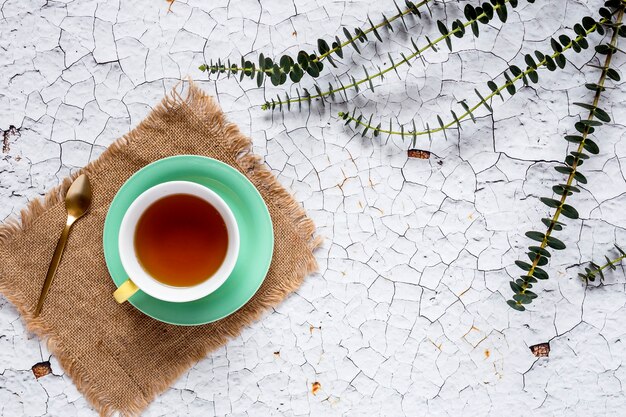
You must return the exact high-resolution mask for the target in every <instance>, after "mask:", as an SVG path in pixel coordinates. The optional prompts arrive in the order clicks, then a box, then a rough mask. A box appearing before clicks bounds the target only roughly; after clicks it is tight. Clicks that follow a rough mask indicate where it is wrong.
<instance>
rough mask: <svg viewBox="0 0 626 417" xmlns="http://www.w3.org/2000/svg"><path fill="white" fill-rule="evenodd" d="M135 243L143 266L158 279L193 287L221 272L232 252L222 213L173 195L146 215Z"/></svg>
mask: <svg viewBox="0 0 626 417" xmlns="http://www.w3.org/2000/svg"><path fill="white" fill-rule="evenodd" d="M134 244H135V252H136V254H137V258H138V259H139V263H140V264H141V266H142V267H143V269H144V270H145V271H146V272H147V273H148V274H150V275H151V276H152V277H153V278H154V279H156V280H158V281H160V282H162V283H163V284H167V285H172V286H176V287H189V286H193V285H197V284H199V283H201V282H203V281H206V280H207V279H208V278H210V277H211V276H212V275H213V274H214V273H215V272H216V271H217V270H218V269H219V267H220V265H221V264H222V262H223V261H224V258H225V257H226V252H227V249H228V231H227V229H226V223H225V222H224V219H223V218H222V216H221V215H220V213H219V212H218V211H217V209H216V208H215V207H213V206H212V205H211V204H209V203H208V202H207V201H205V200H203V199H201V198H198V197H196V196H193V195H190V194H172V195H169V196H167V197H163V198H161V199H160V200H157V201H155V202H154V203H152V205H151V206H149V207H148V208H147V209H146V210H145V211H144V212H143V214H142V215H141V217H140V218H139V221H138V222H137V227H136V228H135V241H134Z"/></svg>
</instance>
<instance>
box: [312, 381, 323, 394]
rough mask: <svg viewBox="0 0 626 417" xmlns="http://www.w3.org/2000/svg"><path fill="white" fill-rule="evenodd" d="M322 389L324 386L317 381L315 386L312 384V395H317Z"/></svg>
mask: <svg viewBox="0 0 626 417" xmlns="http://www.w3.org/2000/svg"><path fill="white" fill-rule="evenodd" d="M321 389H322V384H320V383H319V382H317V381H315V382H314V383H313V384H311V393H312V394H313V395H316V394H317V392H318V391H319V390H321Z"/></svg>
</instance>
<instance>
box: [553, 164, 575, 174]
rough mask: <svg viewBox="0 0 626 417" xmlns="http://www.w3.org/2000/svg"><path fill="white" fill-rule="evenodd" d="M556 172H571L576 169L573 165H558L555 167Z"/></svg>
mask: <svg viewBox="0 0 626 417" xmlns="http://www.w3.org/2000/svg"><path fill="white" fill-rule="evenodd" d="M554 169H555V171H556V172H560V173H561V174H571V173H572V172H573V171H574V170H573V169H572V168H571V167H568V166H563V165H557V166H555V167H554Z"/></svg>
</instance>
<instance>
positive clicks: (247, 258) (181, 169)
mask: <svg viewBox="0 0 626 417" xmlns="http://www.w3.org/2000/svg"><path fill="white" fill-rule="evenodd" d="M166 181H192V182H195V183H198V184H202V185H204V186H205V187H208V188H210V189H211V190H213V191H214V192H216V193H217V194H218V195H219V196H220V197H222V199H224V201H225V202H226V204H228V206H229V207H230V209H231V211H232V212H233V214H234V215H235V218H236V219H237V225H238V226H239V236H240V241H241V243H240V248H239V257H238V259H237V263H236V264H235V268H234V270H233V272H232V273H231V275H230V277H229V278H228V279H227V280H226V282H225V283H224V284H222V286H221V287H220V288H219V289H217V290H216V291H215V292H213V293H211V294H209V295H207V296H206V297H204V298H201V299H199V300H195V301H191V302H187V303H172V302H167V301H162V300H158V299H156V298H153V297H151V296H149V295H148V294H146V293H144V292H143V291H141V290H139V291H138V292H137V293H136V294H135V295H133V296H132V297H131V298H130V299H129V300H128V302H130V303H131V304H132V305H133V306H135V308H137V309H138V310H139V311H141V312H143V313H144V314H147V315H148V316H150V317H152V318H155V319H157V320H160V321H163V322H165V323H170V324H176V325H181V326H191V325H199V324H205V323H210V322H213V321H216V320H219V319H221V318H223V317H226V316H228V315H229V314H232V313H234V312H235V311H237V310H238V309H239V308H241V307H242V306H243V305H244V304H245V303H246V302H248V300H250V298H252V296H253V295H254V294H255V293H256V291H257V290H258V289H259V287H260V286H261V284H262V283H263V280H264V279H265V275H266V274H267V271H268V269H269V267H270V262H271V260H272V253H273V251H274V231H273V228H272V219H271V217H270V214H269V211H268V210H267V206H266V205H265V202H264V201H263V198H262V197H261V195H260V194H259V192H258V191H257V189H256V188H255V187H254V185H252V183H251V182H250V181H249V180H248V179H247V178H246V177H245V176H244V175H242V174H241V173H240V172H239V171H237V170H235V169H234V168H232V167H231V166H229V165H227V164H224V163H223V162H220V161H217V160H215V159H211V158H205V157H202V156H193V155H180V156H173V157H170V158H165V159H161V160H158V161H156V162H153V163H152V164H150V165H148V166H146V167H144V168H142V169H141V170H139V171H137V172H136V173H135V174H134V175H133V176H132V177H130V178H129V179H128V181H126V183H124V185H123V186H122V188H120V190H119V191H118V192H117V195H116V196H115V198H114V199H113V202H112V203H111V207H110V208H109V212H108V214H107V217H106V221H105V222H104V236H103V244H104V257H105V259H106V263H107V267H108V268H109V273H110V274H111V278H113V282H115V285H117V286H120V285H121V284H122V283H123V282H124V281H126V279H127V278H128V276H127V275H126V272H125V271H124V268H123V267H122V263H121V261H120V257H119V250H118V241H117V240H118V233H119V229H120V224H121V223H122V218H123V217H124V213H126V210H127V209H128V207H129V206H130V204H131V203H132V202H133V200H134V199H135V198H136V197H137V196H139V195H140V194H141V193H143V192H144V191H145V190H147V189H148V188H150V187H153V186H155V185H157V184H160V183H162V182H166ZM111 297H113V294H112V293H111Z"/></svg>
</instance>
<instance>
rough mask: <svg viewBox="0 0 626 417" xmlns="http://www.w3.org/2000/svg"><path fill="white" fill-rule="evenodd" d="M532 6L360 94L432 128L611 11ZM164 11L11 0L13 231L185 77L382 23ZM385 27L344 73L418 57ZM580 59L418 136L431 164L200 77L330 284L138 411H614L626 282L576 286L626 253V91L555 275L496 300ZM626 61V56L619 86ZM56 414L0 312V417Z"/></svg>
mask: <svg viewBox="0 0 626 417" xmlns="http://www.w3.org/2000/svg"><path fill="white" fill-rule="evenodd" d="M448 3H449V4H447V5H446V6H445V7H444V6H443V5H442V4H441V3H437V4H436V5H434V6H432V10H433V14H434V18H437V19H444V18H446V17H447V18H448V19H454V18H457V17H462V11H461V10H462V7H463V6H464V5H465V2H460V3H457V2H448ZM520 4H521V6H520V7H519V8H518V9H516V11H510V14H509V19H510V22H509V23H507V24H506V25H505V26H504V27H502V28H501V25H500V24H499V23H497V22H495V21H494V22H493V24H492V25H491V27H484V26H481V36H480V38H479V39H474V38H473V37H471V36H469V35H467V36H466V37H465V38H463V39H461V40H457V41H455V42H454V50H453V52H452V53H448V52H446V50H445V47H443V49H441V50H440V52H439V53H434V52H432V51H430V52H427V53H426V54H425V62H424V63H421V62H419V61H416V63H415V65H413V67H411V68H409V67H408V66H404V67H401V68H399V75H400V78H398V77H396V76H395V75H392V74H389V77H388V78H386V80H385V83H384V84H381V83H380V82H378V83H377V88H376V92H375V93H372V92H369V91H365V92H361V93H360V94H358V95H356V97H354V98H352V97H353V96H351V100H350V106H357V107H359V108H361V109H362V110H363V111H364V112H366V113H368V114H369V112H372V111H374V112H376V113H377V115H378V116H381V117H389V116H393V117H394V118H396V117H397V119H398V120H399V121H400V122H403V123H406V122H407V121H409V120H410V119H411V118H413V117H417V120H418V122H420V123H418V125H419V124H421V121H422V120H423V121H424V122H429V123H430V124H431V126H432V125H436V119H435V115H436V114H438V113H441V114H448V111H449V109H450V107H451V106H458V105H457V104H456V102H457V101H458V100H462V99H464V98H469V101H470V102H472V101H473V97H474V93H473V90H474V88H478V89H479V90H480V91H482V92H485V91H487V88H486V81H487V80H488V79H490V77H496V76H498V75H499V74H500V73H501V72H502V71H503V70H504V69H505V68H506V67H507V65H509V64H518V65H520V66H521V65H522V59H521V58H520V53H528V52H532V51H533V50H535V49H538V50H541V51H549V50H550V46H549V38H550V37H552V36H555V35H558V34H560V33H568V34H570V35H571V30H569V29H567V28H571V27H572V26H573V25H574V23H576V22H579V21H580V19H581V18H582V16H584V15H588V14H589V15H593V14H594V13H595V11H596V10H595V9H597V8H598V7H600V6H601V2H600V1H598V2H583V1H577V0H567V1H566V2H565V3H563V2H558V1H548V2H547V1H541V0H539V1H537V3H536V4H534V5H527V4H526V3H525V2H524V1H523V0H522V1H521V2H520ZM168 8H169V3H167V2H165V1H162V2H159V1H147V0H143V1H135V2H130V1H126V0H124V1H121V0H120V1H104V0H99V1H92V0H89V1H67V2H65V1H43V0H22V1H18V0H4V1H2V2H1V3H0V17H1V19H0V85H1V86H2V90H0V129H1V130H2V131H5V130H8V129H9V128H10V127H11V126H15V127H16V128H17V129H18V131H19V135H12V136H10V137H9V140H8V143H7V147H8V150H7V151H6V152H3V153H2V155H0V156H1V157H0V201H1V202H2V204H0V219H3V218H6V217H8V216H10V215H12V214H15V213H17V212H18V211H19V209H20V208H21V207H23V206H24V204H26V202H27V201H28V200H30V199H32V198H36V197H38V196H42V195H44V194H45V192H46V191H47V190H49V189H50V188H52V187H53V186H54V185H56V184H58V182H59V181H60V180H61V179H62V178H63V177H64V176H66V175H67V174H69V173H70V172H71V171H73V170H75V169H77V168H79V167H81V166H83V165H85V164H86V163H88V162H89V161H90V160H93V159H95V158H97V157H98V155H100V154H101V153H102V151H103V150H104V149H106V147H107V146H108V145H109V144H110V143H112V141H113V140H115V139H116V138H117V137H119V136H120V135H122V134H124V133H125V132H127V131H128V130H129V129H130V128H132V127H133V126H136V125H137V124H138V123H139V122H140V121H141V119H142V118H143V117H145V115H146V114H147V113H148V112H149V111H150V108H151V106H154V105H155V104H156V103H158V101H159V100H160V98H161V97H162V96H163V95H164V94H165V93H166V92H167V91H169V90H170V89H171V88H172V87H173V86H174V85H175V84H176V83H177V82H178V80H180V79H181V78H184V77H186V76H191V77H193V78H195V79H197V80H206V74H203V73H201V72H200V71H198V69H197V67H198V65H200V64H201V63H203V62H204V60H205V59H210V58H228V57H230V58H231V59H233V60H234V61H238V60H239V57H240V56H241V55H242V54H244V55H245V56H246V58H248V59H252V60H254V59H256V56H257V55H258V53H260V52H263V53H264V54H265V55H267V56H273V55H275V56H278V55H280V54H282V53H284V52H286V51H288V52H291V53H297V51H298V50H299V49H303V48H304V49H312V48H313V47H314V45H315V42H316V39H317V38H318V37H321V36H324V37H325V38H326V39H330V37H329V36H328V35H330V34H333V35H334V34H335V33H340V32H339V31H340V28H341V26H342V25H348V26H350V27H354V26H357V25H359V22H362V20H363V18H364V16H365V15H366V13H369V14H370V15H372V20H374V21H376V20H377V19H378V16H380V13H381V12H385V13H386V14H387V15H391V14H392V13H393V6H392V5H389V4H383V3H381V2H368V1H361V0H360V1H354V2H338V1H337V2H324V1H320V0H296V1H294V2H292V3H289V4H285V2H283V1H278V0H269V1H263V2H258V1H253V0H239V1H225V0H224V1H212V2H202V1H197V0H188V1H183V0H176V1H175V2H174V3H173V4H172V7H171V11H168ZM407 23H408V25H409V32H410V35H411V36H414V37H418V38H419V36H420V35H424V34H433V35H434V34H436V33H437V29H436V26H435V25H434V20H433V19H430V18H425V19H423V20H422V21H415V20H413V19H408V22H407ZM395 28H396V32H398V33H399V34H397V35H391V34H389V33H384V32H383V36H384V37H385V42H384V43H383V44H377V45H376V46H375V47H374V46H371V45H370V46H365V47H362V48H361V49H362V51H363V56H351V54H350V53H349V51H348V50H346V51H345V52H346V54H347V55H348V58H347V60H346V61H345V62H348V63H349V62H351V61H350V60H351V59H354V62H355V69H354V70H353V71H355V76H358V75H360V74H361V73H362V72H361V71H362V70H360V69H359V68H360V66H361V64H365V65H367V66H371V65H372V64H373V65H381V66H382V65H384V63H385V62H386V61H387V58H386V52H391V54H392V55H394V56H397V55H398V53H399V52H401V51H403V52H407V51H408V50H409V48H410V46H409V42H408V41H407V35H406V34H405V33H404V32H403V30H401V29H400V25H399V24H396V25H395ZM598 39H599V36H598V35H592V36H591V43H592V44H593V43H594V42H597V41H598ZM379 53H380V55H379ZM378 56H380V57H381V58H378ZM568 58H572V62H573V65H572V64H571V63H568V65H567V67H566V68H565V69H564V70H561V71H557V72H555V73H549V72H547V71H541V73H540V82H539V84H536V85H533V86H532V87H529V88H526V89H523V90H522V91H520V92H519V93H518V94H517V95H516V96H514V97H513V98H509V99H507V100H506V103H502V102H501V101H500V100H499V99H496V100H494V102H493V103H492V105H493V107H494V115H493V116H489V115H486V113H485V112H484V110H481V111H482V112H480V113H477V116H478V117H477V123H476V124H472V123H471V122H469V123H468V122H466V123H465V124H464V125H463V131H462V132H461V133H460V134H459V133H457V132H450V133H449V134H448V136H449V138H448V140H447V141H446V140H445V139H444V138H443V137H440V136H435V137H433V141H432V142H429V141H428V139H420V140H418V143H417V146H418V147H419V148H422V149H428V150H430V151H432V153H433V155H432V157H431V159H429V160H416V159H410V160H407V157H406V149H407V144H406V143H403V142H402V141H401V140H399V139H397V138H391V139H389V140H388V141H385V139H384V138H383V139H382V140H381V139H379V138H378V139H374V140H372V139H371V138H361V136H360V135H355V134H354V133H353V132H352V131H351V130H349V129H347V128H345V127H344V126H343V123H340V122H339V121H338V120H337V117H336V113H337V112H338V111H340V110H342V111H345V110H346V108H347V106H346V105H345V104H333V105H331V106H327V107H326V108H321V107H320V106H319V105H315V106H314V108H313V109H312V110H311V112H308V111H303V112H302V113H298V112H293V113H288V114H281V113H278V112H276V113H274V114H271V113H267V112H263V111H262V110H260V108H259V107H256V106H257V105H259V104H261V103H262V102H264V101H265V99H266V98H269V97H271V96H273V95H275V94H276V93H277V92H281V91H283V88H285V87H286V88H287V89H288V90H289V91H290V92H291V93H293V92H295V89H294V88H291V87H289V85H287V86H285V87H280V88H276V87H272V86H267V87H266V88H256V84H255V82H251V81H249V80H245V81H244V82H242V83H241V84H240V83H238V82H237V81H236V80H233V79H230V80H224V81H219V82H215V81H201V82H199V84H200V85H201V86H202V88H204V89H205V90H206V91H207V92H209V93H210V94H213V95H216V96H217V99H218V100H219V102H220V104H221V105H222V107H223V109H224V111H225V112H226V113H227V114H228V117H229V118H230V119H231V120H232V121H234V122H236V123H237V124H238V125H239V126H240V127H241V129H242V130H243V131H244V132H245V133H246V134H248V135H250V136H251V137H252V138H253V140H254V144H255V151H256V152H257V153H259V154H260V155H262V156H263V157H264V158H265V162H266V163H267V165H268V166H269V167H271V169H272V170H273V172H274V173H275V174H276V175H277V176H278V178H279V179H280V181H281V182H282V183H283V184H284V185H285V186H287V187H288V188H289V189H290V190H292V191H293V192H294V194H295V196H296V198H297V199H298V200H299V201H301V202H302V204H303V206H304V207H305V208H306V209H307V211H308V212H309V214H310V215H311V217H312V218H313V219H314V220H315V222H316V224H317V225H318V227H319V233H320V234H321V235H323V236H325V237H326V241H325V244H324V246H323V247H322V249H321V250H320V251H319V252H318V253H317V256H318V259H319V261H320V265H321V271H320V273H319V274H315V275H313V276H311V277H309V279H308V280H307V281H306V282H305V284H304V285H303V287H302V288H301V289H300V290H298V291H297V292H296V293H295V294H293V295H292V296H290V297H289V298H288V300H287V301H286V302H284V303H283V304H281V305H280V306H278V307H277V308H276V309H275V311H273V312H271V313H270V314H268V315H266V316H265V317H264V318H263V319H262V320H261V321H260V322H258V323H256V324H255V325H253V326H251V327H250V328H248V329H246V330H245V331H244V332H243V333H242V335H241V336H239V337H238V338H236V339H235V340H233V341H232V342H231V343H229V344H228V345H227V346H225V347H223V348H222V349H220V350H218V351H217V352H215V353H213V354H212V355H211V356H210V357H208V358H207V359H205V360H203V361H201V362H199V363H198V364H196V365H195V366H194V367H192V368H191V369H190V370H189V372H187V373H186V374H185V375H183V377H182V378H181V379H180V380H179V381H177V382H176V383H175V384H174V386H173V387H172V388H171V389H169V390H167V391H166V392H165V393H164V394H163V395H162V396H160V397H159V398H158V399H157V400H156V401H155V402H154V403H153V404H152V405H151V406H150V408H149V409H148V410H147V411H146V413H145V415H146V416H164V415H181V416H182V415H190V416H200V415H202V416H205V415H220V416H222V415H223V416H227V415H228V416H235V415H237V416H243V415H247V416H258V415H280V414H283V415H294V416H295V415H314V416H334V415H337V416H339V415H350V416H358V415H389V416H404V415H406V416H412V417H413V416H425V415H431V416H444V415H455V416H456V415H494V416H501V415H513V416H516V415H528V414H532V415H542V416H544V415H545V416H549V415H580V416H591V415H598V416H600V415H602V416H604V415H621V414H622V410H623V409H624V404H625V403H626V397H625V394H624V391H623V389H622V381H626V373H625V372H624V368H623V367H622V361H623V358H624V357H626V344H625V342H624V340H626V338H625V334H626V324H625V323H626V321H625V320H624V317H625V316H626V294H625V292H624V289H625V284H626V278H625V277H624V272H623V271H622V270H620V271H617V272H615V273H611V274H609V276H608V277H607V280H606V282H605V285H604V286H601V287H597V288H596V287H594V288H588V289H585V288H584V286H583V285H582V284H581V283H580V282H579V280H578V279H577V278H576V277H575V276H576V273H577V272H578V270H579V269H580V268H579V266H578V264H579V263H581V262H585V261H587V260H589V259H590V258H591V257H593V258H594V259H602V257H603V255H604V254H605V253H606V252H607V251H608V250H609V249H610V248H611V246H612V244H613V243H614V242H617V243H618V244H621V245H623V246H626V215H624V203H625V199H626V197H625V196H626V179H625V175H624V173H625V169H624V162H626V152H625V151H624V149H625V147H624V146H625V145H626V133H625V130H624V125H623V120H624V119H625V116H626V108H625V107H624V105H623V99H622V98H623V97H624V93H625V92H626V90H625V88H624V87H623V85H622V86H620V87H619V88H616V89H613V90H609V91H607V93H606V94H605V95H604V97H603V107H604V108H605V109H607V111H609V113H610V114H611V116H612V118H613V119H614V120H616V121H617V122H618V123H617V124H616V125H613V126H604V127H602V128H601V129H600V131H599V134H598V142H599V144H600V147H601V151H602V152H601V153H600V155H598V156H594V157H593V158H592V159H591V160H590V161H588V162H586V163H585V165H584V166H583V167H582V168H583V171H584V173H585V175H587V177H588V178H589V185H588V186H585V187H584V190H583V192H582V193H581V194H580V195H575V196H573V197H572V201H573V202H575V206H576V207H577V208H578V209H579V211H580V213H581V216H582V218H583V220H582V221H569V222H568V223H569V224H570V225H569V226H568V228H567V230H566V231H565V232H563V233H561V236H562V237H563V239H564V240H566V241H567V242H569V247H568V249H567V250H566V251H563V252H562V253H558V254H556V255H555V256H554V260H553V262H552V263H551V264H550V266H549V269H550V271H551V275H552V276H553V278H552V279H551V280H550V281H548V282H545V283H541V284H540V290H539V291H540V292H541V297H540V299H539V300H537V301H536V302H535V303H534V304H533V305H532V306H531V308H530V311H529V312H527V313H524V314H519V313H516V312H513V311H512V310H510V309H509V308H508V307H507V306H506V304H505V298H506V297H509V295H510V294H509V293H510V289H509V284H508V281H509V276H510V275H517V274H518V273H519V271H518V270H517V269H516V267H514V266H513V261H514V260H516V259H518V258H520V257H522V256H523V252H522V251H523V248H524V247H525V246H526V245H527V244H528V242H527V240H526V238H525V237H524V236H523V234H524V232H525V231H526V230H529V229H531V228H539V225H540V223H539V219H540V218H541V217H542V216H544V215H545V214H546V210H545V208H544V207H543V206H541V205H540V204H538V202H537V200H536V197H538V196H542V195H547V194H548V193H549V192H550V187H551V186H552V185H553V184H554V183H555V181H556V180H557V179H558V178H559V176H558V174H556V173H555V172H554V170H553V169H552V166H553V165H554V162H555V161H561V160H562V159H563V157H564V154H565V151H566V148H565V142H564V141H563V140H561V136H562V135H563V134H564V133H565V132H571V131H572V129H573V124H574V121H575V120H576V118H577V117H578V114H579V112H578V109H577V108H575V107H574V106H570V103H571V102H573V101H586V100H589V97H590V92H589V91H588V90H586V89H584V88H582V87H581V86H582V84H584V83H585V82H595V81H596V79H597V77H598V73H597V71H596V70H594V69H592V68H589V67H583V64H585V63H586V62H589V61H590V60H592V61H593V60H595V58H593V52H592V50H591V49H590V50H588V51H585V52H583V53H582V54H580V55H576V56H573V55H572V54H571V53H570V54H568ZM624 64H625V61H624V56H623V54H619V55H618V56H617V57H616V60H615V67H616V68H618V69H620V68H621V73H622V75H623V76H625V75H626V69H625V65H624ZM581 68H582V71H581ZM347 69H348V67H346V66H345V65H340V67H339V68H338V69H336V70H334V71H335V73H336V74H343V73H345V72H346V71H347ZM329 80H331V79H330V78H328V77H327V78H323V79H322V83H321V84H322V85H325V82H324V81H329ZM378 84H380V86H378ZM304 86H305V87H306V86H307V85H304ZM545 341H551V348H552V349H551V352H550V357H549V358H535V357H534V356H533V355H532V353H531V352H530V350H529V349H528V346H530V345H533V344H536V343H540V342H545ZM48 359H50V361H51V364H52V369H53V372H54V374H52V375H48V376H45V377H43V378H40V379H39V380H36V379H35V378H34V376H33V374H32V372H31V370H30V368H31V366H32V365H33V364H35V363H37V362H40V361H44V360H48ZM315 381H318V382H319V383H320V384H321V388H320V390H319V391H318V392H317V393H316V394H315V395H314V394H313V393H312V391H311V388H312V384H313V382H315ZM44 414H47V415H51V416H56V415H63V416H92V415H95V413H94V412H93V411H92V410H91V409H90V407H89V405H88V404H87V403H86V401H85V399H84V398H83V397H82V396H81V395H80V394H79V393H78V392H77V391H76V389H75V387H74V385H73V384H72V382H71V381H70V380H69V378H68V377H67V376H66V375H64V374H63V371H62V369H61V368H60V367H59V364H58V362H57V361H56V360H55V358H54V357H52V358H50V354H49V353H48V352H47V350H46V349H45V347H44V346H43V345H42V344H41V343H40V342H38V340H37V339H36V338H34V336H33V335H30V334H28V333H27V332H26V331H25V329H24V326H23V324H22V322H21V320H20V319H19V316H18V314H17V313H16V311H15V309H14V308H13V307H12V306H11V305H10V304H9V303H8V302H7V301H6V300H5V299H4V298H0V416H7V417H9V416H10V417H14V416H21V415H27V416H41V415H44Z"/></svg>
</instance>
